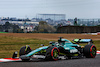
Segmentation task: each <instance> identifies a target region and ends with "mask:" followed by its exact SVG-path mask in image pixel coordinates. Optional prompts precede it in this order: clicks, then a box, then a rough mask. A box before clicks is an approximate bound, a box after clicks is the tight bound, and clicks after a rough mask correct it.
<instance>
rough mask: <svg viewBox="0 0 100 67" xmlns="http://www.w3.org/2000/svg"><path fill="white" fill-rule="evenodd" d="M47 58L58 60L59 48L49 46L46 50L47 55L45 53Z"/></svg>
mask: <svg viewBox="0 0 100 67" xmlns="http://www.w3.org/2000/svg"><path fill="white" fill-rule="evenodd" d="M45 56H46V57H45V59H46V60H55V61H56V60H58V58H59V49H58V48H57V47H53V46H51V47H49V48H48V49H47V50H46V55H45Z"/></svg>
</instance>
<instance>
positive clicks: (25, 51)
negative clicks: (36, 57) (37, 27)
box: [19, 45, 32, 61]
mask: <svg viewBox="0 0 100 67" xmlns="http://www.w3.org/2000/svg"><path fill="white" fill-rule="evenodd" d="M31 51H32V50H31V48H30V46H28V45H26V46H23V47H22V48H21V49H20V51H19V56H22V55H25V54H28V53H29V52H31ZM29 60H30V59H22V61H29Z"/></svg>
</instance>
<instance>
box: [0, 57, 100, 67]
mask: <svg viewBox="0 0 100 67" xmlns="http://www.w3.org/2000/svg"><path fill="white" fill-rule="evenodd" d="M0 67H100V55H97V56H96V57H95V58H82V59H70V60H58V61H44V60H37V59H34V60H32V61H30V62H22V61H17V62H6V63H0Z"/></svg>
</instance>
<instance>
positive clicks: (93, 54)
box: [90, 45, 96, 58]
mask: <svg viewBox="0 0 100 67" xmlns="http://www.w3.org/2000/svg"><path fill="white" fill-rule="evenodd" d="M90 55H91V57H93V58H94V57H95V56H96V47H95V46H94V45H92V46H91V49H90Z"/></svg>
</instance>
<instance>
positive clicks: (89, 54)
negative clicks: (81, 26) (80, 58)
mask: <svg viewBox="0 0 100 67" xmlns="http://www.w3.org/2000/svg"><path fill="white" fill-rule="evenodd" d="M96 51H97V50H96V47H95V45H86V46H85V47H84V55H85V57H86V58H95V56H96Z"/></svg>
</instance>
